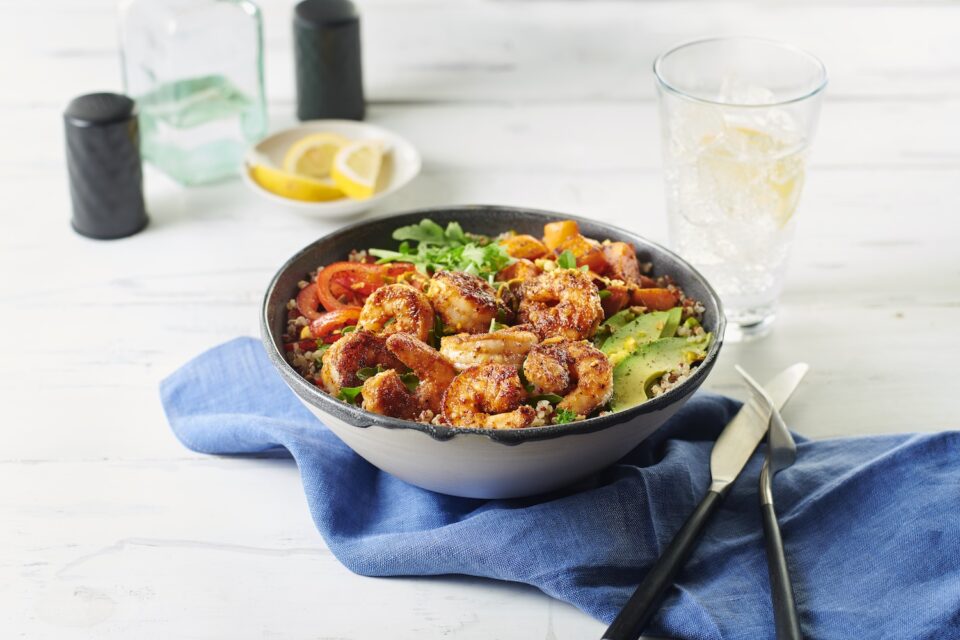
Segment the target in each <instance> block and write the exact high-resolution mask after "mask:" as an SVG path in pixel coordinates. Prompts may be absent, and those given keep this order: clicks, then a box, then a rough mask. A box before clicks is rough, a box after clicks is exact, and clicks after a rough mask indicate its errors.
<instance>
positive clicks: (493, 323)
mask: <svg viewBox="0 0 960 640" xmlns="http://www.w3.org/2000/svg"><path fill="white" fill-rule="evenodd" d="M498 313H499V312H498ZM508 326H509V325H505V324H500V323H499V322H497V319H496V318H494V319H493V320H491V321H490V328H489V329H488V330H487V333H493V332H494V331H500V329H506V328H507V327H508Z"/></svg>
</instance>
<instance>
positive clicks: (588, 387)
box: [523, 341, 613, 416]
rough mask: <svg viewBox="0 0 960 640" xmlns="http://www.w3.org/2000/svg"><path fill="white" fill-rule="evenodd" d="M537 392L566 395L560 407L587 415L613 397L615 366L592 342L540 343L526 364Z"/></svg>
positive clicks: (526, 372)
mask: <svg viewBox="0 0 960 640" xmlns="http://www.w3.org/2000/svg"><path fill="white" fill-rule="evenodd" d="M523 375H524V376H526V378H527V381H528V382H530V383H531V384H533V386H534V390H535V391H536V392H537V393H553V394H557V395H562V396H563V400H561V401H560V402H559V403H557V409H566V410H567V411H572V412H573V413H575V414H577V415H583V416H587V415H590V414H591V413H593V411H595V410H596V409H598V408H599V407H602V406H603V405H605V404H607V403H608V402H609V401H610V398H611V397H612V396H613V365H611V364H610V360H608V359H607V356H606V355H605V354H604V353H603V352H602V351H600V350H599V349H597V348H596V347H594V346H593V345H591V344H590V343H589V342H586V341H582V342H554V343H552V344H539V345H537V346H536V347H534V348H533V349H531V350H530V355H528V356H527V360H526V362H524V363H523Z"/></svg>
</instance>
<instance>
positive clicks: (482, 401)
mask: <svg viewBox="0 0 960 640" xmlns="http://www.w3.org/2000/svg"><path fill="white" fill-rule="evenodd" d="M526 398H527V393H526V390H525V389H524V388H523V385H522V384H521V382H520V376H519V374H518V373H517V369H516V367H512V366H509V365H504V364H482V365H478V366H475V367H470V368H469V369H467V370H466V371H464V372H462V373H461V374H460V375H458V376H457V377H456V378H454V379H453V382H452V383H451V384H450V386H449V387H448V388H447V390H446V392H444V394H443V418H444V420H446V421H447V423H448V424H451V425H453V426H456V427H482V428H486V429H521V428H523V427H528V426H530V425H531V424H532V423H533V421H534V419H535V418H536V417H537V412H536V411H535V410H534V408H533V407H531V406H528V405H525V404H523V402H524V401H525V400H526Z"/></svg>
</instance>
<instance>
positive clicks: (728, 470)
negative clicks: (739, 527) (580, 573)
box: [603, 364, 807, 640]
mask: <svg viewBox="0 0 960 640" xmlns="http://www.w3.org/2000/svg"><path fill="white" fill-rule="evenodd" d="M806 372H807V366H806V365H801V364H796V365H792V366H790V367H787V368H786V369H784V370H783V371H782V372H781V373H780V374H778V375H777V376H776V377H775V378H774V379H773V380H771V381H770V382H769V383H768V384H767V392H768V393H769V395H770V397H771V398H773V401H774V402H773V404H774V406H777V407H780V406H783V405H784V404H785V403H786V402H787V400H788V399H789V398H790V396H791V395H792V394H793V392H794V390H795V389H796V388H797V385H798V384H799V383H800V380H802V379H803V376H804V374H805V373H806ZM769 424H770V411H769V409H768V408H767V406H766V405H765V404H763V403H762V402H760V401H758V400H757V399H756V398H751V399H750V400H749V401H748V402H747V403H746V404H744V405H743V407H742V408H741V409H740V411H739V412H738V413H737V415H736V416H734V418H733V420H731V421H730V423H729V424H727V426H726V427H724V429H723V432H722V433H721V434H720V437H719V438H717V442H716V444H714V446H713V451H712V452H711V454H710V475H711V484H710V488H709V489H708V490H707V493H706V495H705V496H704V497H703V499H702V500H701V502H700V504H699V506H697V508H696V509H695V510H694V512H693V514H692V515H691V516H690V517H689V518H687V521H686V522H685V523H684V524H683V526H682V527H681V528H680V531H678V532H677V533H676V535H674V537H673V540H672V541H671V542H670V544H669V546H667V548H666V550H665V551H664V552H663V554H661V556H660V558H659V559H658V560H657V562H656V563H655V564H654V565H653V567H652V568H651V569H650V571H648V572H647V575H646V576H645V577H644V579H643V582H641V583H640V586H638V587H637V589H636V591H634V592H633V595H632V596H630V599H629V600H628V601H627V604H626V605H624V607H623V609H621V610H620V613H619V614H618V615H617V617H616V619H614V621H613V623H612V624H611V625H610V626H609V627H608V628H607V630H606V631H605V632H604V634H603V640H636V639H637V638H638V637H639V636H640V633H641V632H642V631H643V630H644V628H646V626H647V623H649V622H650V619H651V618H652V617H653V614H654V613H656V611H657V608H658V607H659V605H660V601H661V600H662V598H663V595H664V593H665V592H666V590H667V588H668V587H669V586H670V585H671V584H672V583H673V579H674V577H675V576H676V574H677V572H678V571H679V570H680V567H682V566H683V564H684V562H686V559H687V558H688V557H689V555H690V553H691V552H692V551H693V547H694V545H695V543H696V541H697V538H698V537H699V535H700V532H701V531H702V530H703V528H704V525H706V523H707V521H708V520H709V519H710V516H711V515H712V514H713V512H714V511H716V509H717V507H718V506H719V505H720V501H721V500H722V499H723V497H724V496H725V495H726V494H727V492H728V491H729V490H730V485H732V484H733V481H734V480H736V478H737V476H738V475H739V474H740V471H741V470H742V469H743V467H744V465H746V463H747V460H749V459H750V456H751V455H752V454H753V451H754V449H756V448H757V445H758V444H759V443H760V440H762V439H763V436H764V434H765V433H766V432H767V426H768V425H769Z"/></svg>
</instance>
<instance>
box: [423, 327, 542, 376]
mask: <svg viewBox="0 0 960 640" xmlns="http://www.w3.org/2000/svg"><path fill="white" fill-rule="evenodd" d="M529 329H530V327H528V326H525V325H518V326H516V327H509V328H507V329H501V330H500V331H494V332H493V333H472V334H471V333H460V334H457V335H455V336H445V337H443V338H441V339H440V353H442V354H443V355H444V356H446V358H447V359H448V360H450V362H452V363H453V365H454V366H455V367H456V368H457V369H458V370H460V371H463V370H464V369H468V368H470V367H472V366H474V365H478V364H509V365H512V366H514V367H519V366H520V365H521V364H523V359H524V358H526V357H527V354H528V353H529V352H530V349H532V348H533V347H534V346H536V344H537V343H538V342H540V339H539V338H538V337H537V334H536V333H534V332H532V331H530V330H529Z"/></svg>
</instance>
